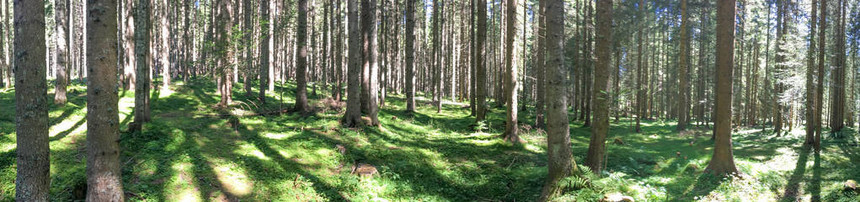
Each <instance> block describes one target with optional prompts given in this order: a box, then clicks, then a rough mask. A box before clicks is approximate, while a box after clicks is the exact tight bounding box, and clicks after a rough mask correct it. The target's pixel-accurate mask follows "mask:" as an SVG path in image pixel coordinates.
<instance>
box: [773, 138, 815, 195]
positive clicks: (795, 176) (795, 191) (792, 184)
mask: <svg viewBox="0 0 860 202" xmlns="http://www.w3.org/2000/svg"><path fill="white" fill-rule="evenodd" d="M798 150H800V152H798V155H799V156H798V157H797V163H796V164H795V165H794V172H793V173H792V174H791V176H790V177H789V178H788V184H787V185H786V186H785V191H783V195H782V199H781V201H797V200H798V199H797V198H798V196H800V194H801V193H800V182H801V181H803V176H804V175H805V174H806V162H807V161H808V159H809V150H810V148H809V147H801V148H799V149H798ZM813 169H814V168H813Z"/></svg>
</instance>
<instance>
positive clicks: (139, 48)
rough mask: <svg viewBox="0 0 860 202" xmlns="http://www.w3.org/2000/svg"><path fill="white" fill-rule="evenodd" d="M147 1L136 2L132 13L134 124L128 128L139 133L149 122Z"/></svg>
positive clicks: (138, 0)
mask: <svg viewBox="0 0 860 202" xmlns="http://www.w3.org/2000/svg"><path fill="white" fill-rule="evenodd" d="M149 3H150V1H149V0H137V2H136V3H135V5H137V7H136V9H135V13H134V15H135V16H134V20H135V22H134V24H135V27H134V28H135V30H134V41H135V45H134V52H135V53H134V54H135V55H136V56H135V57H136V58H139V60H136V61H135V62H136V63H137V64H136V71H137V72H136V73H135V75H136V77H137V78H135V79H136V83H137V86H136V88H134V123H133V124H130V126H129V128H130V129H131V130H132V131H140V130H141V128H142V126H143V123H145V122H147V121H149V119H150V115H149V112H150V111H149V98H150V95H149V89H150V86H149V84H150V81H149V64H148V63H147V60H146V58H149V56H150V54H149V39H150V38H149V26H150V23H149V13H150V11H149Z"/></svg>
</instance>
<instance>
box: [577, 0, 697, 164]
mask: <svg viewBox="0 0 860 202" xmlns="http://www.w3.org/2000/svg"><path fill="white" fill-rule="evenodd" d="M682 1H683V0H682ZM596 36H597V41H596V42H597V43H596V44H595V52H597V63H596V66H595V67H594V70H595V71H594V89H593V92H592V93H593V95H594V96H593V98H592V99H594V100H593V101H592V103H594V104H595V105H594V109H593V111H594V123H593V124H592V126H591V142H590V143H589V145H588V155H587V156H586V158H585V159H586V160H585V164H586V165H587V166H588V167H590V168H591V171H593V172H594V173H598V174H599V173H600V172H601V171H602V170H603V165H604V163H603V162H604V155H605V152H606V134H607V133H608V132H609V103H611V102H612V97H611V95H609V94H608V93H607V92H608V91H609V72H610V64H611V63H612V62H610V60H611V59H612V57H611V56H610V51H611V48H612V38H611V37H612V0H604V1H598V2H597V35H596Z"/></svg>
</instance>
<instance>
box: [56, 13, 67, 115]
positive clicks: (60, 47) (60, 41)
mask: <svg viewBox="0 0 860 202" xmlns="http://www.w3.org/2000/svg"><path fill="white" fill-rule="evenodd" d="M67 5H68V0H57V1H55V2H54V19H56V21H55V23H56V25H55V29H54V31H55V32H56V33H54V36H55V42H56V44H55V45H56V46H55V50H56V51H57V52H56V54H55V55H54V57H56V64H55V66H54V69H56V71H57V80H56V82H57V85H56V88H54V104H58V105H64V104H66V85H68V82H69V81H68V78H69V76H68V75H69V73H68V72H67V69H68V57H69V55H68V48H69V46H67V44H66V37H68V35H67V34H66V27H68V20H67V18H68V13H67V12H68V6H67Z"/></svg>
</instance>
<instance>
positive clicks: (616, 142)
mask: <svg viewBox="0 0 860 202" xmlns="http://www.w3.org/2000/svg"><path fill="white" fill-rule="evenodd" d="M612 143H613V144H617V145H624V141H622V140H621V138H617V137H616V138H615V140H613V141H612Z"/></svg>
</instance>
